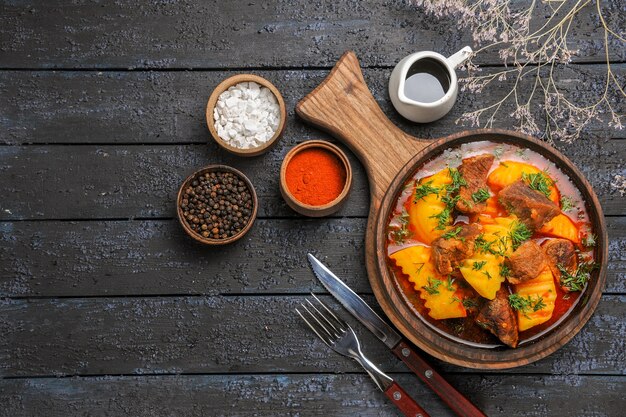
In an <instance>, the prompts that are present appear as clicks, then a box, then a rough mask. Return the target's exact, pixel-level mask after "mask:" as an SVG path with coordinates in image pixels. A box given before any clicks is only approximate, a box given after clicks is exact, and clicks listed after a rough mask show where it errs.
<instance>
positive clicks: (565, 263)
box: [542, 239, 578, 277]
mask: <svg viewBox="0 0 626 417" xmlns="http://www.w3.org/2000/svg"><path fill="white" fill-rule="evenodd" d="M542 249H543V251H544V252H545V254H546V257H547V260H548V266H549V267H550V270H551V271H552V274H554V276H555V277H560V276H561V271H560V270H559V268H558V265H561V266H562V267H563V268H565V269H566V270H567V271H570V272H572V271H575V270H576V267H577V263H578V262H577V260H576V248H574V244H573V243H572V242H570V241H569V240H567V239H550V240H548V241H546V242H544V244H543V245H542Z"/></svg>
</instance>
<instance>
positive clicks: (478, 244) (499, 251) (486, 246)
mask: <svg viewBox="0 0 626 417" xmlns="http://www.w3.org/2000/svg"><path fill="white" fill-rule="evenodd" d="M474 249H476V250H478V251H480V252H482V253H490V254H492V255H498V256H505V255H506V250H507V238H506V237H501V238H499V239H498V240H492V241H491V242H487V241H486V240H485V235H484V234H482V233H481V234H480V235H478V237H476V239H475V240H474Z"/></svg>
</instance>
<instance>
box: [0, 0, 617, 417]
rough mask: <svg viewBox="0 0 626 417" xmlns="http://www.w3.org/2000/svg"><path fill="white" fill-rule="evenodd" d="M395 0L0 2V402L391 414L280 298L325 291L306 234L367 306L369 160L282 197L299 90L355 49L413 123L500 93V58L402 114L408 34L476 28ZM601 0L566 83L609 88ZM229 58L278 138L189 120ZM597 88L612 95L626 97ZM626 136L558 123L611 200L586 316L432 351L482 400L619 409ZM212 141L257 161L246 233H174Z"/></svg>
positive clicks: (506, 114)
mask: <svg viewBox="0 0 626 417" xmlns="http://www.w3.org/2000/svg"><path fill="white" fill-rule="evenodd" d="M409 3H410V2H407V1H397V2H376V1H374V0H367V1H342V2H326V1H321V0H313V1H308V0H295V1H287V2H286V1H281V2H274V1H262V2H258V1H229V2H223V1H212V2H202V3H201V2H187V1H185V2H181V1H175V2H162V1H157V0H149V1H146V2H142V3H140V4H139V3H136V2H126V1H120V2H115V3H112V2H111V3H102V2H100V1H92V0H85V1H80V2H52V1H41V0H33V1H29V2H24V1H19V0H18V1H8V2H3V3H2V4H0V103H2V105H0V196H1V197H0V335H2V337H0V405H1V407H0V410H1V411H0V415H2V416H4V415H7V416H11V417H13V416H16V417H21V416H34V415H37V416H39V415H46V416H51V417H61V416H63V417H65V416H69V415H72V416H73V415H93V416H105V415H107V416H111V415H113V416H118V415H134V416H174V415H175V416H182V417H187V416H206V415H211V416H213V415H215V416H226V415H228V416H231V415H233V416H239V415H264V416H269V415H293V416H297V415H307V416H308V415H319V416H322V415H323V416H344V415H345V416H348V415H349V416H352V415H363V416H383V415H384V416H389V415H397V412H396V411H395V409H394V408H393V407H392V406H391V405H390V404H389V403H388V401H387V400H386V399H385V398H384V397H383V395H382V394H381V393H380V392H378V391H377V390H376V389H375V387H374V385H373V384H372V383H371V381H370V380H369V377H368V376H367V375H365V374H364V373H363V372H362V371H361V369H359V368H358V366H357V365H356V364H354V363H353V362H351V361H349V360H346V359H345V358H342V357H339V356H338V355H336V354H334V353H332V352H330V351H329V349H328V348H327V347H326V346H325V345H323V344H322V343H320V342H318V341H317V340H315V339H314V337H313V335H312V334H311V332H310V331H309V330H308V329H306V328H305V327H304V326H303V325H302V323H301V322H300V321H299V320H297V319H296V316H294V315H293V308H294V307H295V306H296V305H298V303H299V302H301V301H302V300H304V298H305V296H306V294H308V292H309V291H314V292H319V293H325V291H324V290H323V288H321V287H320V285H319V284H318V282H317V281H316V280H315V279H314V278H313V276H312V275H311V272H310V270H309V268H308V265H307V264H306V261H305V253H306V252H307V251H313V252H315V253H317V254H318V255H320V256H321V257H322V259H323V260H324V261H325V262H326V263H328V264H329V265H330V266H331V267H332V268H333V270H334V271H335V272H337V274H338V275H340V276H341V277H342V278H344V279H345V280H346V282H347V283H348V284H349V285H351V286H352V287H353V288H354V289H355V290H357V291H358V292H360V293H362V294H363V295H364V296H365V298H366V299H367V300H368V301H370V302H371V303H372V304H373V305H374V306H375V300H374V299H373V296H372V295H371V290H370V287H369V284H368V282H367V280H366V278H365V271H364V267H363V264H364V263H363V254H362V252H363V247H362V246H363V235H364V228H365V216H366V215H367V207H368V202H369V198H368V190H367V188H368V187H367V183H366V178H365V176H364V173H363V170H362V167H361V165H360V164H359V163H358V162H357V161H356V160H355V159H354V158H353V157H352V156H351V161H352V164H353V168H354V171H355V178H354V184H353V187H354V188H353V193H352V195H351V197H350V200H349V202H348V204H347V205H346V206H345V207H344V209H343V210H342V211H340V212H339V213H337V214H336V215H335V216H334V217H333V218H330V219H304V218H301V217H299V216H297V215H295V213H293V212H292V211H291V210H289V209H288V208H287V207H286V205H285V204H284V203H283V201H282V198H281V197H280V194H279V191H278V182H277V181H278V178H277V177H278V169H279V167H280V161H281V159H282V157H283V156H284V154H285V153H286V152H287V150H288V149H289V148H290V147H291V146H293V145H294V144H296V143H299V142H301V141H303V140H305V139H310V138H328V136H327V135H325V134H323V133H321V132H318V131H316V130H314V129H312V128H310V127H308V126H306V125H305V124H304V123H303V122H302V121H301V120H299V119H298V118H297V117H296V116H295V115H294V112H293V109H294V106H295V104H296V103H297V102H298V101H299V100H300V99H301V98H302V97H303V96H304V95H306V94H307V93H308V92H309V91H310V90H311V89H312V88H314V87H315V86H316V85H318V84H319V82H320V81H321V80H322V79H323V78H324V77H325V76H326V74H327V73H328V70H329V69H330V67H332V65H333V64H334V63H335V61H336V59H337V58H338V57H339V56H340V55H341V54H342V53H343V52H344V51H345V50H347V49H354V50H355V51H356V52H357V55H358V56H359V58H360V59H361V63H362V65H363V66H364V67H365V70H364V76H365V79H366V81H367V83H368V85H369V87H370V89H371V90H372V93H373V95H374V97H375V99H376V101H377V102H378V103H379V105H380V106H381V108H382V109H383V111H384V112H385V113H386V114H387V115H388V116H389V118H390V119H391V120H392V121H393V122H394V123H395V124H397V125H398V126H400V127H401V128H402V129H404V130H405V131H407V132H409V133H411V134H413V135H415V136H417V137H422V138H437V137H441V136H445V135H447V134H451V133H454V132H457V131H459V130H461V129H463V127H461V126H458V125H455V124H454V121H455V120H456V119H457V118H458V117H459V116H460V115H461V114H462V113H463V112H466V111H470V110H473V109H476V108H479V107H483V106H485V104H487V103H489V102H490V101H491V100H497V99H499V98H501V97H503V95H504V94H506V92H507V91H508V89H509V88H510V87H511V86H512V83H513V80H511V79H508V80H505V81H502V82H500V83H499V85H498V86H497V88H496V89H494V90H490V91H489V92H486V93H483V94H481V95H471V94H469V93H468V92H462V93H461V94H460V95H459V99H458V101H457V105H456V106H455V107H454V109H453V110H452V111H451V112H450V114H449V115H448V116H446V117H445V118H443V119H442V120H440V121H438V122H435V123H432V124H428V125H413V124H410V123H408V122H406V121H405V120H404V119H402V118H401V117H400V116H399V115H398V114H397V113H396V112H395V111H394V110H393V108H392V107H391V105H390V103H389V98H388V92H387V80H388V77H389V75H390V73H391V68H392V67H393V65H395V63H396V62H397V61H398V60H399V59H401V58H402V57H403V56H405V55H407V54H409V53H412V52H415V51H418V50H424V49H432V50H437V51H439V52H442V53H443V54H451V53H453V52H455V51H456V50H458V49H460V48H461V47H463V46H465V45H466V44H469V43H472V42H471V35H470V34H469V33H468V32H467V31H463V30H456V28H457V27H458V24H457V22H455V21H454V20H453V19H438V18H435V17H432V16H425V15H424V14H423V13H422V12H420V11H416V10H415V8H414V6H412V5H410V4H409ZM593 6H594V5H593V4H591V5H590V6H589V7H588V8H587V9H585V11H584V12H583V14H582V15H581V17H580V19H578V20H577V21H576V22H575V23H574V25H573V26H572V28H571V30H570V38H569V39H570V43H569V46H570V48H573V49H579V50H580V56H576V57H574V59H573V64H571V65H569V66H567V67H565V68H560V69H559V74H558V77H557V82H558V83H559V85H560V87H562V88H563V90H565V91H567V94H568V95H569V96H568V97H570V98H571V99H572V100H574V101H576V102H578V103H588V102H590V101H591V100H593V99H594V97H596V96H597V95H598V94H601V93H602V90H603V88H604V68H603V66H602V65H600V64H601V63H602V62H603V61H604V59H605V57H604V44H603V38H602V33H601V31H600V30H599V20H598V16H597V12H596V11H595V8H594V7H593ZM540 7H546V8H547V7H550V4H547V3H542V4H540ZM602 7H603V10H604V13H603V15H604V16H605V18H606V19H607V20H608V22H609V24H610V25H611V26H612V27H613V28H617V29H619V28H623V27H625V26H626V14H624V13H623V4H622V2H621V1H620V0H608V1H605V2H602ZM547 15H548V13H546V14H545V15H544V16H543V17H542V18H543V19H546V18H547V17H546V16H547ZM539 20H541V18H540V19H539ZM544 21H545V20H544ZM537 24H541V22H540V21H538V22H537ZM450 28H455V30H450ZM610 57H611V59H612V61H613V66H612V68H613V71H614V73H615V75H616V77H617V79H618V82H619V83H621V84H623V83H624V82H626V63H624V62H625V61H626V49H625V48H624V47H623V44H620V43H616V42H615V40H612V41H611V51H610ZM478 62H479V63H480V64H482V65H484V66H485V68H484V69H483V71H484V72H485V73H490V72H494V71H499V70H500V69H501V61H500V59H499V58H498V57H497V55H496V54H495V53H487V54H482V55H481V56H480V57H479V58H478ZM55 69H60V70H58V71H57V70H55ZM240 72H254V73H257V74H259V75H262V76H264V77H266V78H268V79H269V80H271V81H272V82H273V83H274V84H275V85H276V86H277V87H278V88H279V89H280V91H281V92H282V93H283V96H284V98H285V101H286V104H287V109H288V111H289V115H288V122H287V128H286V131H285V135H284V137H283V138H282V140H281V142H280V143H279V145H278V147H277V148H275V149H274V150H273V151H271V152H270V153H268V154H266V155H264V156H262V157H259V158H254V159H252V160H241V159H238V158H235V157H232V156H229V155H227V154H225V153H223V151H220V150H219V149H217V147H216V146H215V145H214V144H213V143H212V142H211V141H210V140H209V136H208V131H207V128H206V124H205V120H204V108H205V105H206V100H207V98H208V96H209V94H210V92H211V90H212V88H214V87H215V86H216V85H217V84H218V83H219V82H220V81H221V80H223V79H224V78H226V77H228V76H230V75H232V74H235V73H240ZM459 75H460V76H462V75H463V74H462V73H459ZM529 82H530V80H527V81H524V82H522V85H521V87H520V91H523V92H525V91H528V90H529V84H526V83H529ZM609 100H611V103H612V105H613V106H614V107H615V109H616V111H618V112H619V113H624V112H626V107H625V106H626V103H625V102H624V100H623V97H621V96H619V95H615V94H611V95H610V96H609ZM535 108H536V109H537V110H538V111H540V107H538V106H535ZM511 112H512V108H511V106H510V105H505V106H504V107H503V108H502V111H501V114H500V116H499V117H498V119H497V120H498V121H497V123H496V125H495V127H504V128H511V127H512V126H514V125H515V120H514V119H512V118H511V116H510V113H511ZM624 139H626V130H622V131H620V130H614V129H611V128H609V127H608V126H607V125H606V123H605V122H602V121H595V122H593V123H591V124H590V125H589V127H588V129H587V131H586V132H585V134H584V137H583V138H582V140H580V141H578V142H577V143H575V144H572V145H566V144H563V143H557V147H558V149H560V150H562V151H563V152H564V153H565V154H566V155H567V156H569V157H570V158H571V159H572V160H573V161H574V163H575V164H576V165H577V166H579V167H580V168H581V170H582V171H583V172H584V174H585V175H586V176H587V177H588V178H589V180H590V181H591V182H592V184H593V186H594V189H595V190H596V192H597V193H598V195H599V197H600V199H601V202H602V205H603V209H604V210H605V213H606V214H607V215H608V217H607V223H608V228H609V236H610V245H609V246H610V248H609V252H610V253H609V268H608V270H609V276H608V281H607V288H606V290H605V294H604V296H603V298H602V301H601V303H600V305H599V307H598V310H597V311H596V313H595V314H594V316H593V317H592V318H591V320H590V322H589V323H588V324H587V325H586V326H585V327H584V329H583V330H582V331H581V333H579V334H578V335H577V336H576V337H575V338H574V339H573V340H572V341H571V342H570V343H569V344H567V345H566V346H565V347H563V348H562V349H560V350H559V351H557V352H556V353H554V354H553V355H551V356H549V357H548V358H545V359H543V360H541V361H539V362H537V363H534V364H531V365H528V366H525V367H522V368H517V369H514V370H508V371H503V372H488V373H487V372H480V371H474V370H468V369H462V368H458V367H455V366H451V365H447V364H443V363H440V362H439V361H436V360H433V362H434V363H435V364H436V365H437V366H438V367H439V368H441V369H442V370H443V371H444V372H445V374H446V377H447V378H448V379H449V380H450V381H451V382H452V383H453V384H454V385H456V386H458V387H459V389H460V390H461V391H462V392H464V393H466V394H467V395H468V396H469V397H470V398H471V399H472V400H473V401H475V402H476V403H477V404H478V405H479V407H481V408H482V409H484V410H485V412H486V413H487V414H488V415H498V416H518V415H519V416H548V415H568V416H569V415H594V416H613V415H615V416H617V415H621V414H622V410H623V409H624V407H625V406H626V398H624V396H623V392H624V390H625V388H626V346H624V343H623V337H624V335H625V334H626V327H625V323H626V284H625V282H626V281H625V278H626V257H625V255H624V253H626V204H625V201H626V200H625V198H624V197H623V196H621V195H620V194H619V193H618V192H617V191H616V190H615V189H613V188H612V187H611V186H610V184H611V182H612V181H613V180H614V176H615V175H616V174H621V175H626V173H625V172H624V166H625V160H626V149H625V147H624V143H626V142H624ZM207 143H208V144H207ZM212 162H223V163H226V164H229V165H233V166H235V167H238V168H240V169H242V170H243V171H244V172H245V173H246V174H248V175H249V176H250V178H251V179H252V181H253V182H254V183H255V185H256V187H257V192H258V194H259V198H260V212H259V214H260V219H259V220H257V224H256V225H255V226H254V228H253V230H252V231H251V233H250V234H249V235H248V236H247V237H246V238H245V239H243V240H242V241H240V242H238V243H236V244H234V245H232V246H229V247H224V248H219V249H213V250H207V248H204V247H202V246H199V245H196V244H194V243H193V242H191V241H190V239H188V238H187V237H186V236H185V235H184V234H183V233H182V231H181V230H180V227H179V225H178V224H177V221H176V219H175V218H174V217H173V216H174V205H173V201H174V195H175V193H176V191H177V189H178V186H179V184H180V182H181V181H182V179H183V178H184V177H185V176H186V175H188V174H189V173H191V172H192V171H193V170H194V169H196V168H198V167H200V166H203V165H206V164H208V163H212ZM324 298H325V299H326V300H327V301H330V303H331V304H332V305H333V307H334V308H336V309H337V311H341V314H343V315H344V316H345V314H346V313H345V311H343V310H340V309H339V307H338V305H337V304H336V303H334V302H333V301H332V300H330V298H329V297H328V296H327V295H325V296H324ZM375 308H376V307H375ZM351 322H352V323H353V324H355V326H354V327H355V329H356V330H357V333H358V334H359V335H360V337H361V339H362V341H363V344H364V346H365V351H366V353H367V354H368V355H369V356H370V357H371V358H372V360H373V361H374V362H375V363H377V364H380V365H381V367H382V368H383V369H384V370H386V371H390V372H391V373H392V374H393V376H394V377H395V378H397V379H399V381H400V382H401V383H402V384H403V385H404V386H405V388H407V389H408V390H409V392H410V393H411V394H413V395H414V396H415V397H416V398H418V399H419V401H420V402H421V403H422V404H423V405H425V407H426V408H427V409H428V410H429V411H431V413H432V415H433V416H449V415H451V414H450V411H449V410H448V409H447V407H445V405H443V404H442V403H441V401H440V400H439V399H438V398H436V397H435V396H434V394H433V393H432V392H430V391H429V390H428V389H426V388H425V387H424V385H423V384H421V383H420V382H419V381H417V382H416V378H415V376H413V375H411V374H408V373H407V369H406V368H405V367H404V366H403V365H402V364H401V363H400V362H399V361H398V360H396V359H395V358H394V357H393V356H392V355H391V354H390V353H389V352H388V351H387V350H386V349H385V348H384V346H383V345H382V344H381V343H380V342H378V341H377V340H375V339H374V337H373V336H372V335H371V334H369V332H367V331H365V330H364V329H363V327H362V326H361V325H358V324H356V323H354V322H353V321H351ZM107 375H117V376H107Z"/></svg>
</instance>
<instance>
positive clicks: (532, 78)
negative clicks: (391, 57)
mask: <svg viewBox="0 0 626 417" xmlns="http://www.w3.org/2000/svg"><path fill="white" fill-rule="evenodd" d="M413 3H414V4H415V5H417V6H418V7H420V8H422V9H423V10H425V11H426V12H427V13H430V14H432V15H434V16H436V17H440V18H441V17H454V18H455V19H456V20H457V21H458V22H460V24H461V25H462V26H464V27H467V28H469V29H470V30H471V31H472V36H473V40H474V42H475V43H476V48H475V53H474V55H473V58H475V57H476V56H479V55H481V54H482V53H485V52H487V51H497V53H498V55H499V57H500V59H502V62H503V64H504V68H503V69H502V70H499V71H496V72H494V73H490V74H482V73H481V69H480V68H479V67H478V65H476V64H475V63H474V62H472V61H471V60H470V61H469V62H468V63H467V64H466V65H465V68H466V69H467V73H468V75H467V77H465V78H463V79H461V84H462V89H464V90H467V91H470V92H473V93H478V92H483V91H484V90H485V89H487V88H489V87H493V86H494V85H495V83H497V82H499V81H504V80H506V79H508V78H513V79H514V83H513V86H512V87H511V89H510V90H508V91H507V92H506V93H505V95H504V97H503V98H502V99H500V100H497V101H495V102H493V103H490V104H488V105H487V106H485V107H483V108H480V109H478V110H475V111H471V112H468V113H465V114H463V115H462V116H461V117H460V118H459V120H457V123H459V122H460V123H469V124H470V125H472V126H480V127H492V126H493V123H494V121H495V120H496V118H497V116H499V112H501V110H503V105H504V104H505V103H509V102H512V103H513V105H514V110H513V112H511V113H510V114H509V116H512V117H513V118H515V119H516V120H517V121H518V124H519V128H520V130H522V131H523V132H525V133H528V134H531V135H534V136H538V137H541V138H543V139H545V140H547V141H549V142H553V141H554V140H556V139H559V140H563V141H566V142H571V141H574V140H575V139H577V138H579V137H580V135H581V133H582V132H583V131H584V130H585V128H586V127H587V126H588V125H589V123H591V122H592V121H593V120H600V121H602V120H608V124H609V126H611V127H613V128H615V129H622V128H623V122H622V121H623V117H624V115H622V114H618V112H617V110H616V108H615V105H614V104H612V102H611V100H612V96H614V95H616V94H617V95H618V96H621V97H626V93H625V92H624V88H623V87H622V86H621V85H620V82H619V81H618V78H617V76H616V75H615V73H614V71H613V69H612V67H611V62H610V45H611V42H618V43H619V44H620V45H624V44H626V39H625V35H624V34H620V33H617V31H616V30H615V29H613V28H610V27H609V25H608V23H607V21H606V19H605V17H604V16H603V14H602V13H603V10H602V8H601V4H600V0H575V1H566V0H543V1H539V2H538V1H537V0H532V1H531V2H530V4H529V5H528V6H527V7H523V8H521V9H519V10H516V9H513V6H512V5H513V4H514V3H513V2H512V1H511V0H414V1H413ZM515 4H517V2H515ZM541 4H543V5H548V6H549V8H550V11H551V13H550V15H549V16H548V17H547V18H546V20H545V22H544V23H543V24H542V25H541V26H540V27H538V28H533V23H534V20H538V19H536V17H537V15H538V14H539V13H541V16H544V13H543V8H540V7H539V5H541ZM589 7H595V8H596V10H597V13H598V16H599V23H600V28H601V30H602V31H603V33H604V36H603V41H604V55H605V62H606V74H605V77H604V78H605V79H604V87H603V91H602V92H601V93H600V94H599V96H598V97H596V98H595V99H594V100H593V102H592V103H585V104H582V103H575V102H574V101H572V99H571V97H568V95H567V94H566V92H564V91H563V89H562V87H560V86H559V84H558V83H557V81H556V80H557V79H558V78H559V75H560V74H561V73H562V71H563V70H564V68H565V67H566V66H567V64H569V63H570V61H571V59H572V57H573V56H575V55H577V54H578V51H576V50H572V49H570V48H569V46H568V35H569V33H570V30H571V28H572V26H573V24H574V23H575V21H576V19H577V17H578V16H579V15H580V14H581V13H583V12H584V13H588V10H586V9H587V8H589ZM533 18H535V19H533ZM523 82H524V83H523ZM526 82H529V83H530V85H531V86H532V87H531V88H530V89H527V88H521V86H522V85H524V86H526V85H527V84H526ZM485 96H486V97H489V95H487V94H485ZM536 103H538V104H536ZM533 105H537V106H538V107H539V109H540V110H541V111H540V112H536V111H535V112H533V108H532V107H533ZM537 113H539V116H537V115H536V114H537Z"/></svg>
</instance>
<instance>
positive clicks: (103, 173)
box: [0, 140, 626, 220]
mask: <svg viewBox="0 0 626 417" xmlns="http://www.w3.org/2000/svg"><path fill="white" fill-rule="evenodd" d="M216 146H217V145H213V144H211V146H206V145H169V146H166V145H145V146H110V145H106V146H104V145H103V146H99V145H85V146H50V145H38V146H20V147H18V146H4V147H2V146H0V173H1V174H2V175H0V195H2V196H5V198H3V199H2V201H0V220H28V219H36V220H40V219H90V218H95V219H119V218H124V219H129V218H151V217H173V216H174V215H175V210H176V207H175V201H176V200H175V198H176V193H177V192H178V188H179V187H180V184H181V183H182V181H183V180H184V179H185V178H186V177H187V176H188V175H190V174H191V173H192V172H194V171H195V170H196V169H198V168H200V167H202V166H205V165H209V164H211V163H218V162H220V163H225V164H227V165H231V166H234V167H236V168H238V169H240V170H241V171H242V172H243V173H244V174H246V175H247V176H248V177H249V178H250V180H251V181H252V183H253V184H254V185H255V188H256V192H257V195H258V196H259V216H260V217H277V216H278V217H284V216H290V217H293V216H296V213H295V212H293V211H292V210H291V209H289V207H288V206H287V205H286V204H285V202H284V201H283V199H282V197H281V196H280V190H279V186H278V177H279V172H280V164H281V160H282V157H283V156H284V154H285V153H286V151H287V149H285V147H283V146H279V147H278V148H277V149H274V150H272V151H270V152H269V153H268V154H266V155H264V156H261V157H258V158H252V159H245V160H244V159H242V158H238V157H236V156H230V155H226V154H225V153H224V152H222V151H216V148H215V147H216ZM560 149H561V150H562V151H563V152H564V153H565V155H567V156H568V157H569V158H570V159H572V160H573V161H575V163H576V165H577V166H578V167H579V169H580V170H581V171H582V172H583V174H584V175H585V176H586V177H587V179H588V180H589V181H590V182H591V184H592V185H593V187H594V190H595V192H596V193H597V194H598V197H599V199H600V202H601V204H602V207H603V210H604V212H605V214H607V215H625V214H626V205H625V204H624V200H623V198H621V196H620V195H619V193H617V192H616V191H615V190H614V189H613V188H612V187H611V186H610V184H611V182H613V180H614V176H615V175H616V174H618V173H621V174H624V172H623V166H624V160H625V157H626V147H625V146H624V142H622V141H619V140H612V141H606V142H602V141H596V140H594V141H580V142H576V143H575V144H572V145H562V146H560ZM350 158H351V163H352V167H353V168H354V175H353V177H354V178H353V186H352V187H353V188H352V193H351V194H350V198H349V200H348V202H347V204H346V205H345V206H344V208H343V209H342V210H341V211H340V212H338V214H337V216H366V215H367V212H368V200H369V195H368V186H367V182H366V177H365V174H364V171H363V169H362V167H361V165H360V164H359V163H358V161H357V160H356V159H355V158H354V157H353V156H352V154H350Z"/></svg>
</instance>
